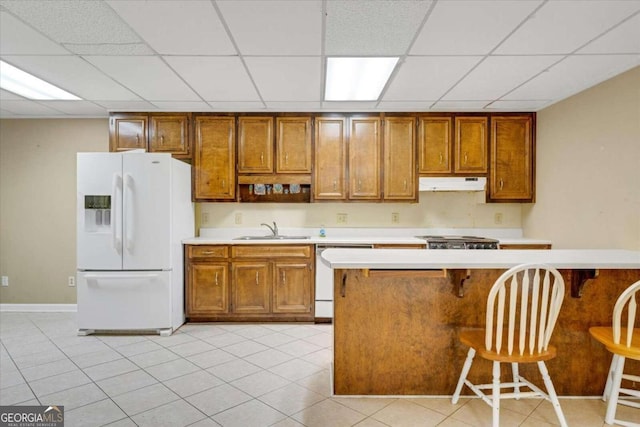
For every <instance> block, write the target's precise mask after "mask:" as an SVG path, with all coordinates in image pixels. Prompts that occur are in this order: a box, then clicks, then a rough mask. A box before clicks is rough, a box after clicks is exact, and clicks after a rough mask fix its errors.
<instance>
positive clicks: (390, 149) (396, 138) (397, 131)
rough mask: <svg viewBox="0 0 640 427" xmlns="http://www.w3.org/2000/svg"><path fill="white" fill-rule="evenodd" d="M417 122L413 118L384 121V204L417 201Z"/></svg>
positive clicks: (388, 118) (390, 118) (391, 118)
mask: <svg viewBox="0 0 640 427" xmlns="http://www.w3.org/2000/svg"><path fill="white" fill-rule="evenodd" d="M415 128H416V122H415V120H414V119H413V117H387V118H385V120H384V146H383V150H384V191H383V193H384V200H416V199H417V192H416V139H415Z"/></svg>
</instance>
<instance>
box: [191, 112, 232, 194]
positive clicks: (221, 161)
mask: <svg viewBox="0 0 640 427" xmlns="http://www.w3.org/2000/svg"><path fill="white" fill-rule="evenodd" d="M194 127H195V139H194V141H195V147H194V159H193V160H194V172H193V173H194V177H195V179H194V191H193V197H194V200H196V201H197V200H212V199H216V200H234V199H235V197H236V182H235V165H236V157H235V139H236V138H235V121H234V118H233V117H207V116H203V117H196V118H195V126H194Z"/></svg>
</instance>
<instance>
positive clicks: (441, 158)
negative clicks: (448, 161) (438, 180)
mask: <svg viewBox="0 0 640 427" xmlns="http://www.w3.org/2000/svg"><path fill="white" fill-rule="evenodd" d="M442 160H444V159H443V157H442V153H440V164H442Z"/></svg>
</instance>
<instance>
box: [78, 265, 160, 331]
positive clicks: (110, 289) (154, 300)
mask: <svg viewBox="0 0 640 427" xmlns="http://www.w3.org/2000/svg"><path fill="white" fill-rule="evenodd" d="M170 284H171V272H169V271H149V272H147V271H137V272H127V271H122V272H105V271H103V272H79V273H78V280H77V286H78V329H81V330H82V329H90V330H91V329H93V330H138V329H166V328H171V291H170Z"/></svg>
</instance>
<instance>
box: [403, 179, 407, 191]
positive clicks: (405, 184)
mask: <svg viewBox="0 0 640 427" xmlns="http://www.w3.org/2000/svg"><path fill="white" fill-rule="evenodd" d="M404 189H405V190H406V189H407V180H406V179H405V180H404Z"/></svg>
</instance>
